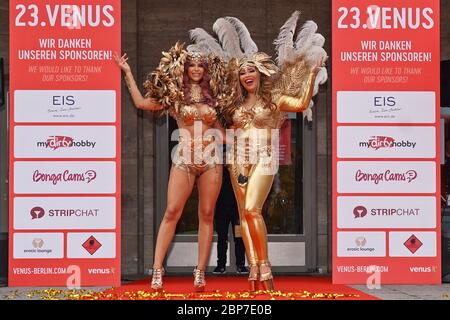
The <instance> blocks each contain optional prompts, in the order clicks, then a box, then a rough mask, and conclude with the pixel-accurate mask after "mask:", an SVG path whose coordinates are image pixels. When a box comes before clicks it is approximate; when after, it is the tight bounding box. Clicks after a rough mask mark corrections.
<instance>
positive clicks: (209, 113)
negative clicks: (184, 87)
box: [171, 104, 217, 127]
mask: <svg viewBox="0 0 450 320" xmlns="http://www.w3.org/2000/svg"><path fill="white" fill-rule="evenodd" d="M171 115H172V116H173V117H174V118H175V119H176V120H177V121H181V122H182V123H183V124H184V125H185V126H193V125H194V122H195V121H202V123H203V124H204V125H207V126H209V127H211V126H213V125H214V123H215V122H216V121H217V111H216V109H215V108H214V107H211V106H209V105H207V104H196V105H183V106H181V107H180V109H179V110H178V112H175V111H174V112H172V113H171Z"/></svg>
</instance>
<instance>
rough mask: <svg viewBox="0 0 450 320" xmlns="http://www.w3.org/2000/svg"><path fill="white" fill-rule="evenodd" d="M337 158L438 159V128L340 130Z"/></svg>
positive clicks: (411, 127) (362, 128)
mask: <svg viewBox="0 0 450 320" xmlns="http://www.w3.org/2000/svg"><path fill="white" fill-rule="evenodd" d="M337 155H338V157H339V158H434V157H436V128H435V127H414V126H398V127H379V126H377V127H374V126H370V127H369V126H366V127H363V126H351V127H347V126H345V127H338V128H337Z"/></svg>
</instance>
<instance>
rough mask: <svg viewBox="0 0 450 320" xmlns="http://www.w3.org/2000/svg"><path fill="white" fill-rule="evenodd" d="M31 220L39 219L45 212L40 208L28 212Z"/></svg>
mask: <svg viewBox="0 0 450 320" xmlns="http://www.w3.org/2000/svg"><path fill="white" fill-rule="evenodd" d="M30 215H31V219H33V220H34V219H41V218H42V217H43V216H44V215H45V210H44V209H43V208H41V207H34V208H32V209H31V210H30Z"/></svg>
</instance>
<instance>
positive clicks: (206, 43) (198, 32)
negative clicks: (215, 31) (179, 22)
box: [187, 28, 224, 58]
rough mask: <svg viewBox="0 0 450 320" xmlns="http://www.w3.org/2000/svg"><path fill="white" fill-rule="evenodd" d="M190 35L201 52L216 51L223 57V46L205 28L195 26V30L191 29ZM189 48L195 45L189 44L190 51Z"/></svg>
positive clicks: (215, 52)
mask: <svg viewBox="0 0 450 320" xmlns="http://www.w3.org/2000/svg"><path fill="white" fill-rule="evenodd" d="M189 37H190V38H191V41H192V42H193V43H194V44H195V45H196V48H198V49H199V50H200V51H201V52H206V53H214V54H215V55H216V56H219V57H222V58H223V56H224V52H223V50H222V47H221V46H220V44H219V43H218V42H217V40H216V39H215V38H214V37H213V36H211V35H210V34H209V33H208V32H206V31H205V30H204V29H202V28H195V29H193V30H190V31H189ZM189 48H194V47H191V46H188V48H187V49H188V51H190V50H189Z"/></svg>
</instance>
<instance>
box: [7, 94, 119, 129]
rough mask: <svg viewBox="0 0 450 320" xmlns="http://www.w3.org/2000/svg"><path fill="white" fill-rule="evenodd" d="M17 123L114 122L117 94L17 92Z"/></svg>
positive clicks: (15, 103) (15, 95)
mask: <svg viewBox="0 0 450 320" xmlns="http://www.w3.org/2000/svg"><path fill="white" fill-rule="evenodd" d="M14 121H15V122H115V121H116V91H115V90H15V91H14Z"/></svg>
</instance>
